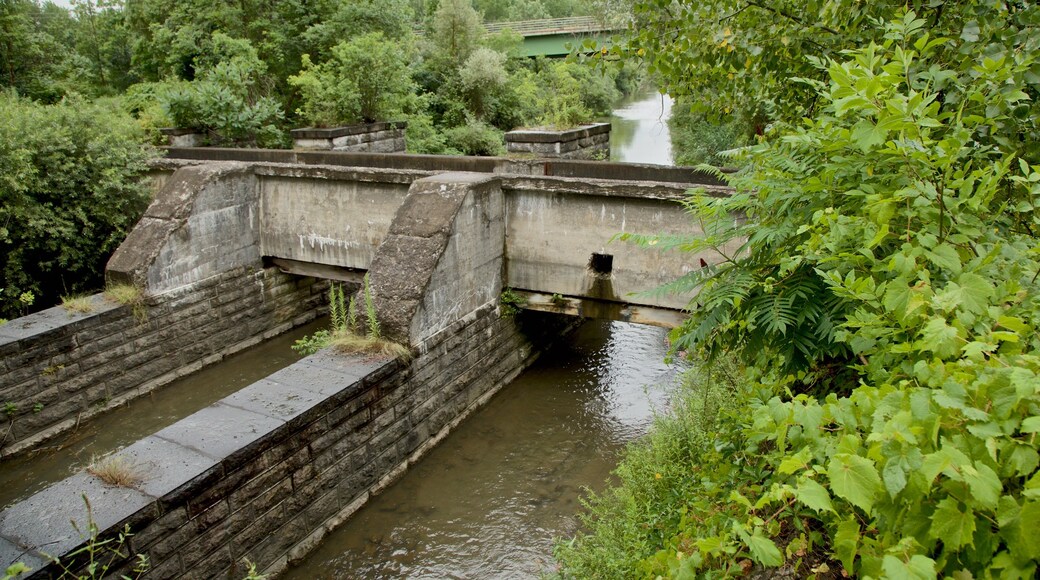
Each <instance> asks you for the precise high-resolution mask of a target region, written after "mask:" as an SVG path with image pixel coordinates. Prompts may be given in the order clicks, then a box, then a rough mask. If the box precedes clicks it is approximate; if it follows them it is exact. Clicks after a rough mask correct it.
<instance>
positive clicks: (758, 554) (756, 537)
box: [744, 530, 784, 566]
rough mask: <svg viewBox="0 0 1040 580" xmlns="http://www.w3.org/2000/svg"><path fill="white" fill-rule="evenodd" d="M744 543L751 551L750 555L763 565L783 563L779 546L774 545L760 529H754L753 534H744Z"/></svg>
mask: <svg viewBox="0 0 1040 580" xmlns="http://www.w3.org/2000/svg"><path fill="white" fill-rule="evenodd" d="M744 543H746V544H747V547H748V550H750V551H751V557H752V558H753V559H754V560H755V561H756V562H758V563H759V564H762V565H763V566H779V565H781V564H783V563H784V556H783V554H781V553H780V548H777V547H776V544H774V543H773V540H770V539H769V538H767V537H765V536H763V535H762V532H761V530H755V533H754V534H753V535H750V536H748V535H746V534H745V535H744Z"/></svg>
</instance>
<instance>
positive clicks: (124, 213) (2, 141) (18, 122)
mask: <svg viewBox="0 0 1040 580" xmlns="http://www.w3.org/2000/svg"><path fill="white" fill-rule="evenodd" d="M142 141H143V133H142V131H141V129H140V128H139V126H138V125H137V123H135V122H134V120H133V119H132V118H131V117H130V116H129V115H127V114H126V113H123V112H121V111H120V110H119V108H118V105H117V104H116V103H114V102H112V101H109V100H98V101H87V100H85V99H81V98H75V97H69V98H66V99H65V100H63V101H61V102H59V103H57V104H53V105H43V104H39V103H36V102H33V101H31V100H29V99H25V98H22V97H18V96H16V95H14V94H13V93H11V92H4V93H0V288H2V289H3V290H2V291H0V315H2V316H5V317H15V316H19V315H22V314H25V311H26V309H27V307H28V306H32V305H34V303H35V306H36V307H37V308H39V307H43V308H46V307H49V306H53V305H54V304H57V303H58V301H59V299H60V297H61V296H62V295H68V294H75V293H81V292H86V291H89V290H93V289H96V288H99V287H100V286H101V285H102V274H101V273H102V271H103V268H104V265H105V262H106V261H107V260H108V256H109V255H110V254H111V253H112V252H113V251H114V250H115V248H116V247H117V246H118V245H119V243H120V242H121V241H122V240H123V238H124V237H125V235H126V232H127V231H128V230H129V229H130V228H131V227H132V226H133V225H134V224H135V223H136V222H137V219H138V217H139V216H140V215H141V213H142V212H143V211H144V208H145V205H146V204H147V201H148V198H147V193H146V189H145V187H144V184H143V183H141V182H140V180H139V179H138V175H139V174H140V173H141V171H143V169H144V164H145V161H146V160H147V159H148V157H149V156H151V155H153V152H152V151H151V150H150V149H149V148H148V147H146V146H144V145H143V144H142Z"/></svg>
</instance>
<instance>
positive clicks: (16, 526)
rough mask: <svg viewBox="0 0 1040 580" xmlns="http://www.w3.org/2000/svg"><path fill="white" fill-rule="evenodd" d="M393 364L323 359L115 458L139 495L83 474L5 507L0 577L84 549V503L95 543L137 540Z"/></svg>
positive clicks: (334, 356) (333, 356)
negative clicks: (120, 536)
mask: <svg viewBox="0 0 1040 580" xmlns="http://www.w3.org/2000/svg"><path fill="white" fill-rule="evenodd" d="M400 364H401V363H399V362H398V361H397V360H389V359H379V358H373V357H364V356H358V355H344V354H339V353H336V352H333V351H332V350H331V349H326V350H324V351H322V352H319V353H317V354H315V355H311V356H310V357H307V358H305V359H303V360H301V361H298V362H296V363H295V364H293V365H291V366H289V367H286V368H285V369H282V370H281V371H278V372H277V373H274V374H273V375H271V376H270V377H268V378H266V379H261V380H260V381H257V382H255V383H253V384H252V385H249V386H247V387H245V388H244V389H242V390H240V391H238V392H237V393H235V394H233V395H230V396H228V397H225V398H224V399H222V400H220V401H218V402H217V403H215V404H213V405H211V406H209V407H206V408H205V409H202V410H201V411H198V412H196V413H194V414H192V415H190V416H188V417H185V418H184V419H181V420H180V421H178V422H177V423H174V424H173V425H170V426H169V427H166V428H164V429H162V430H160V431H158V432H156V433H155V434H153V435H150V436H148V437H145V438H144V439H141V440H139V441H137V442H135V443H134V444H132V445H130V446H128V447H126V448H125V449H123V450H121V451H119V452H117V453H116V454H115V456H117V457H120V456H121V457H124V458H126V460H127V462H128V463H129V465H130V466H132V467H133V468H135V469H137V470H138V471H139V474H140V475H141V476H142V482H141V483H140V484H139V485H138V486H137V487H136V488H126V487H115V486H111V485H107V484H105V483H103V482H102V481H101V480H99V479H98V478H96V477H94V476H92V475H90V474H88V473H86V472H80V473H77V474H75V475H73V476H71V477H69V478H67V479H65V480H63V481H60V482H58V483H56V484H54V485H52V486H50V487H47V488H46V489H44V490H42V491H40V492H38V493H36V494H34V495H33V496H31V497H30V498H28V499H26V500H24V501H21V502H18V503H16V504H14V505H11V506H9V507H8V508H6V509H5V510H3V511H2V512H0V568H6V567H7V566H9V565H10V564H13V563H15V562H24V563H25V564H27V565H29V566H30V567H31V568H33V569H34V571H36V570H40V569H42V568H44V567H45V566H47V565H48V563H49V562H50V558H49V557H47V555H53V556H57V557H62V556H64V555H65V554H67V553H69V552H70V551H72V550H74V549H76V548H77V547H79V546H81V545H82V544H83V543H84V541H85V539H86V538H85V536H83V535H81V534H80V533H79V532H77V530H76V529H75V528H74V527H73V526H72V525H70V521H71V522H75V524H76V526H78V528H79V530H80V531H83V532H84V533H85V530H87V508H86V504H85V503H84V500H83V497H84V496H86V497H87V498H88V499H89V502H90V506H91V512H90V516H91V517H92V518H93V521H94V522H95V524H96V525H97V526H98V529H99V532H100V534H101V535H102V536H104V535H105V534H107V533H111V532H114V531H117V530H121V529H122V527H123V526H124V525H130V527H131V531H134V532H137V531H140V530H143V529H144V528H146V527H147V526H148V525H149V524H150V523H151V522H152V521H154V519H155V518H157V517H159V515H160V514H161V513H163V512H167V511H169V509H170V508H171V507H173V506H176V505H179V504H181V503H183V502H185V501H187V500H188V499H189V498H191V497H193V496H195V495H197V494H198V493H199V492H201V491H202V490H204V489H206V488H207V487H209V486H211V485H212V484H213V483H214V482H215V481H216V480H217V479H219V478H220V477H222V476H223V475H225V474H227V473H231V472H233V471H235V470H236V469H238V468H239V467H241V465H242V464H243V463H244V462H247V461H249V460H250V458H252V457H259V456H260V455H261V454H262V453H263V452H264V451H265V450H266V449H267V448H268V446H269V443H271V442H274V441H279V440H281V439H282V438H284V437H285V436H287V435H288V434H289V433H291V432H292V430H293V429H294V428H295V427H296V426H298V425H299V423H300V422H302V420H306V421H311V420H316V419H318V418H319V417H321V416H322V415H323V414H324V413H326V412H329V411H331V410H333V408H334V407H335V406H336V405H338V404H340V402H342V401H343V400H345V399H346V398H349V397H350V396H353V395H354V394H356V393H358V392H360V391H361V390H362V389H363V388H364V387H365V386H366V385H369V384H372V383H374V382H375V381H378V380H380V379H382V378H385V377H386V376H387V375H388V374H389V373H391V372H393V371H394V370H396V369H399V368H400Z"/></svg>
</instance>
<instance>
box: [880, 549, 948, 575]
mask: <svg viewBox="0 0 1040 580" xmlns="http://www.w3.org/2000/svg"><path fill="white" fill-rule="evenodd" d="M881 566H882V568H883V569H884V570H885V578H889V579H892V580H934V578H935V577H936V575H935V560H932V559H931V558H928V557H927V556H922V555H920V554H916V555H914V556H911V557H910V561H909V562H904V561H902V560H900V559H899V558H896V557H895V556H885V558H884V560H883V561H882V564H881Z"/></svg>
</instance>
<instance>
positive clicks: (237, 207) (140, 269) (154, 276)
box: [106, 163, 260, 295]
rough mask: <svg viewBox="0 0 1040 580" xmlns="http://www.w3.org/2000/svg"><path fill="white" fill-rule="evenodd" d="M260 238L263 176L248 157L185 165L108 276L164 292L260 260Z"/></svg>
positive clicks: (110, 265) (113, 262)
mask: <svg viewBox="0 0 1040 580" xmlns="http://www.w3.org/2000/svg"><path fill="white" fill-rule="evenodd" d="M258 238H259V207H258V204H257V196H256V177H255V176H254V175H253V172H252V170H251V168H250V167H249V166H248V165H246V164H243V163H220V164H210V165H200V166H195V167H183V168H181V169H178V170H177V172H176V173H175V174H174V175H173V176H171V177H170V178H169V179H168V180H167V181H166V183H164V184H163V187H162V189H161V190H160V191H159V193H158V194H157V195H156V198H155V200H154V201H153V202H152V203H151V205H149V206H148V209H147V210H145V213H144V216H143V217H142V218H141V220H140V221H139V222H138V223H137V225H136V226H135V227H134V229H133V230H131V232H130V234H129V235H128V236H127V238H126V240H125V241H124V242H123V243H122V244H121V245H120V246H119V248H118V249H117V250H116V251H115V253H114V254H113V255H112V258H111V259H110V260H109V262H108V266H107V268H106V277H107V278H108V279H109V280H112V281H115V282H121V283H129V284H133V285H135V286H137V287H139V288H143V289H144V290H145V292H146V294H149V295H154V294H162V293H164V292H168V291H170V290H175V289H178V288H182V287H185V286H190V285H191V284H194V283H196V282H199V281H201V280H205V279H207V278H210V277H212V276H216V275H218V274H220V273H222V272H226V271H229V270H233V269H235V268H241V267H245V266H253V267H256V266H259V264H260V254H259V247H260V246H259V243H258Z"/></svg>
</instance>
